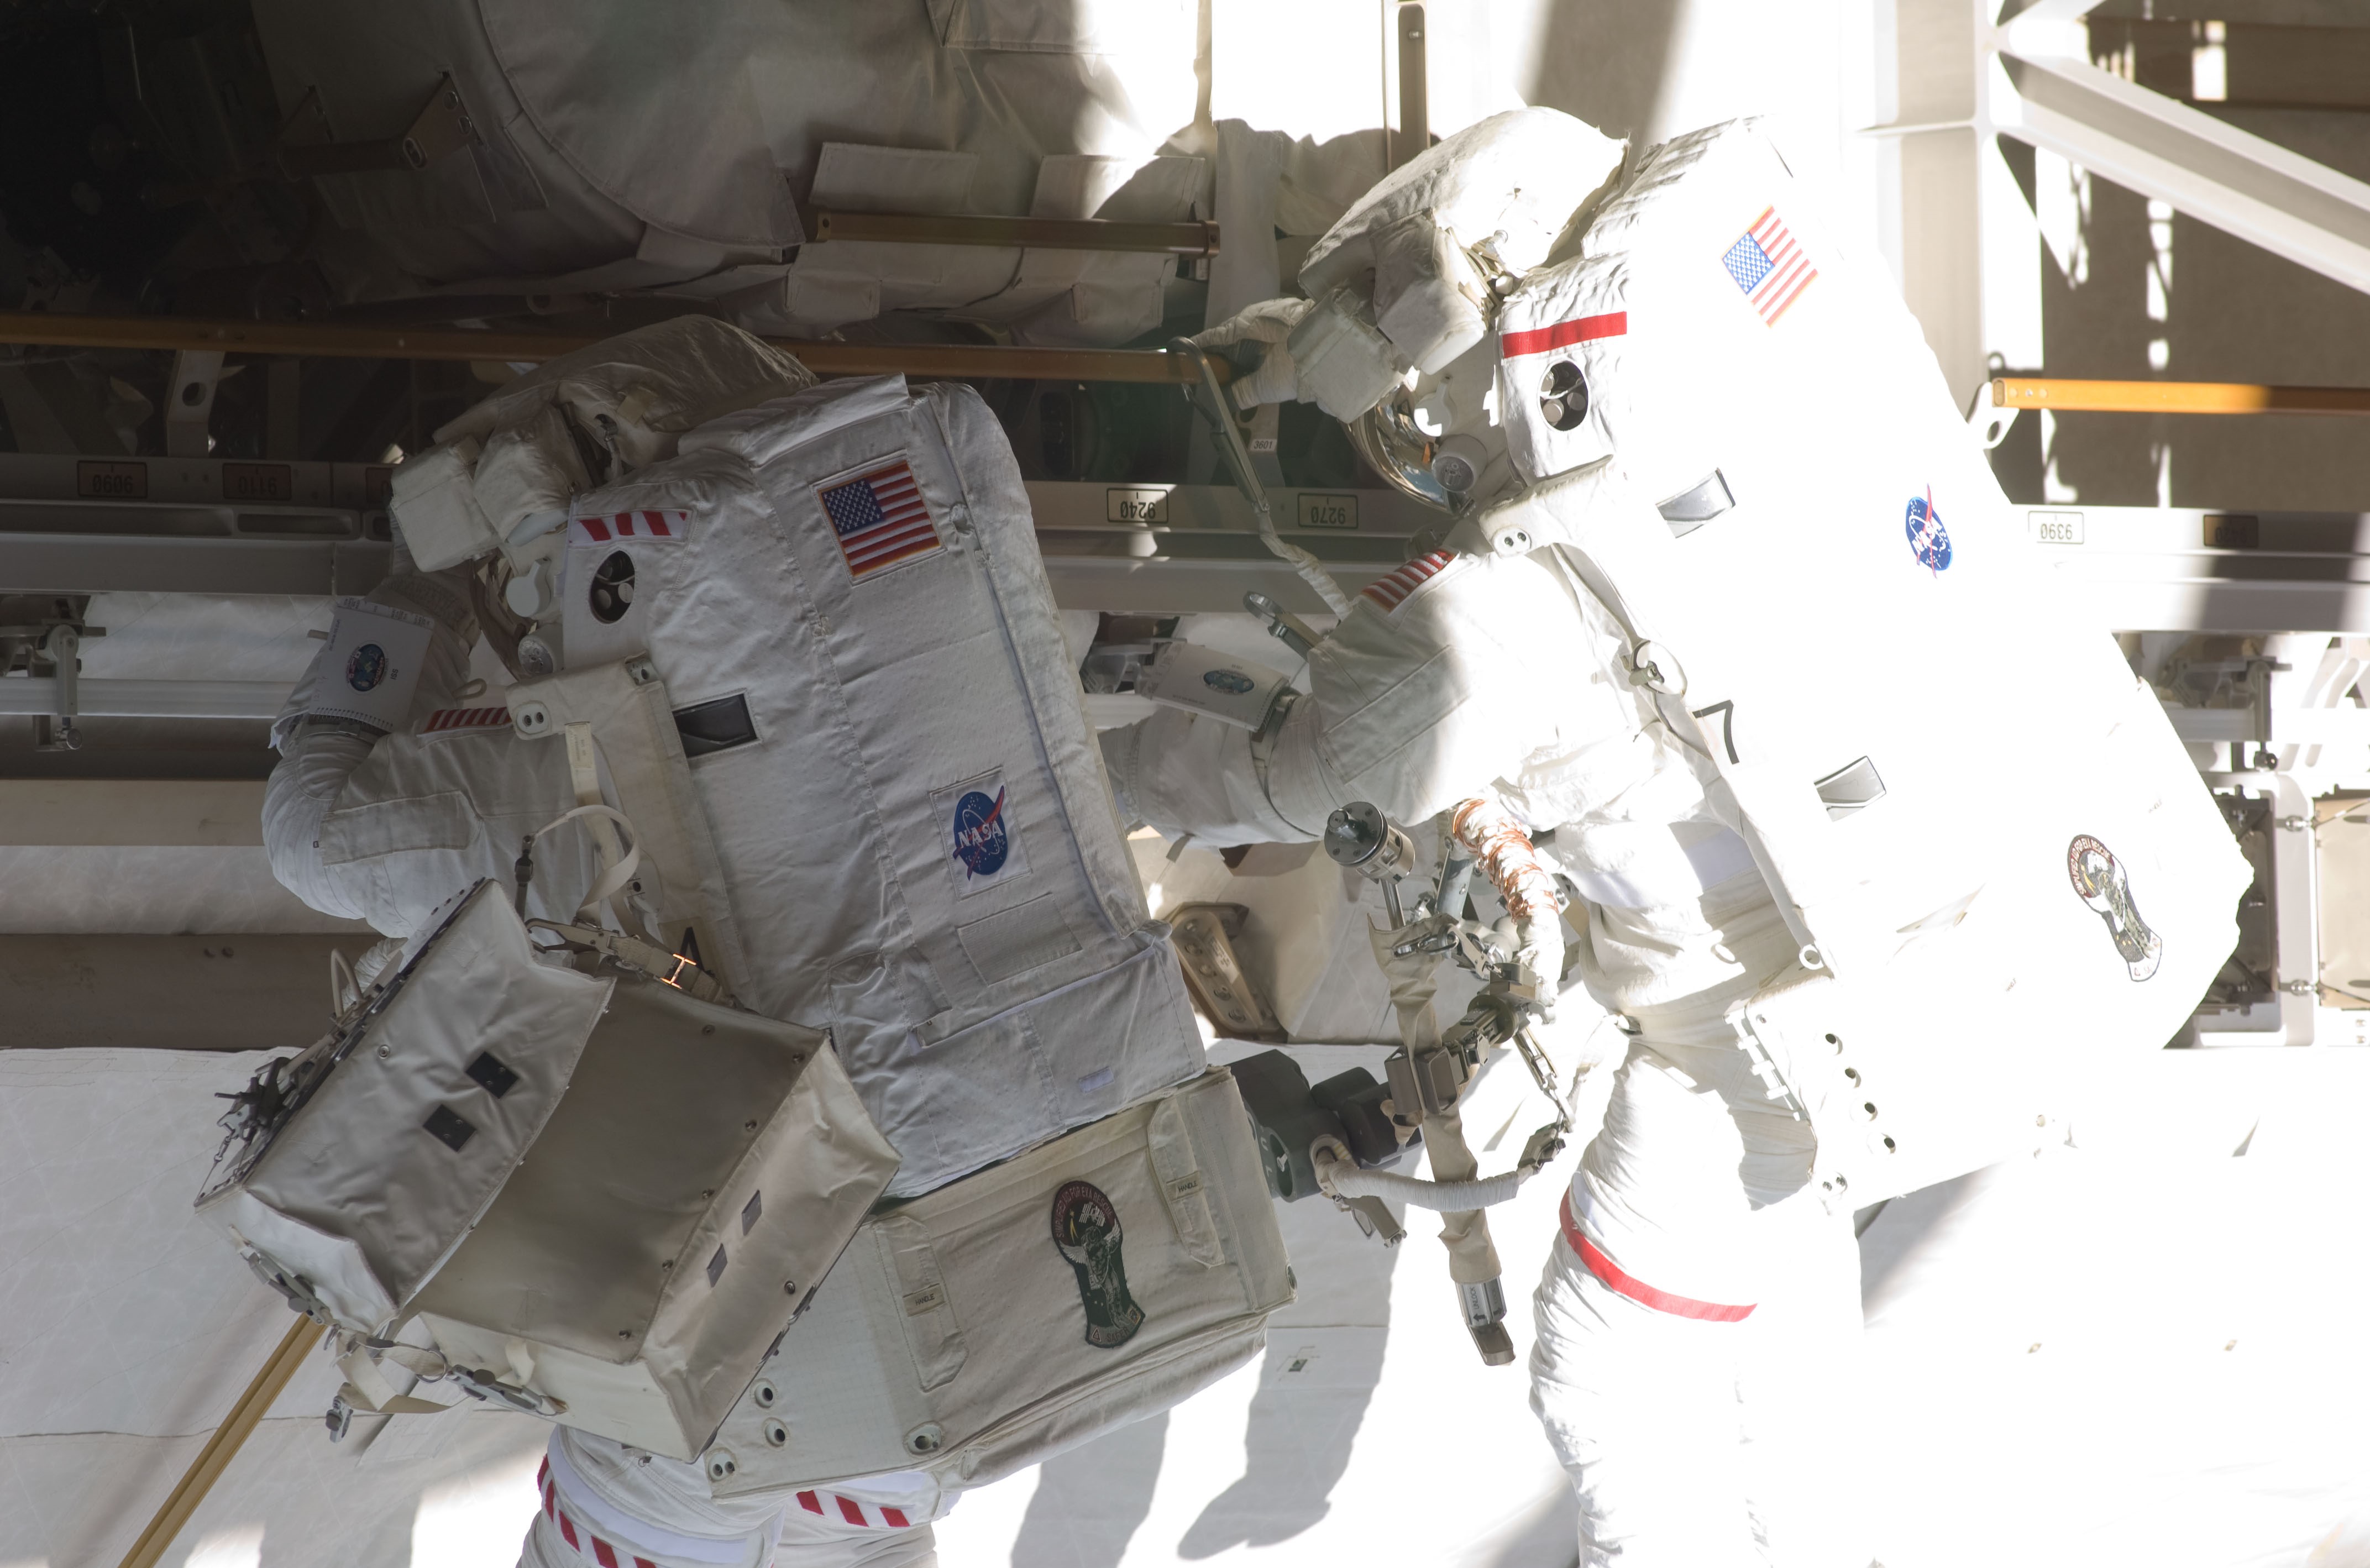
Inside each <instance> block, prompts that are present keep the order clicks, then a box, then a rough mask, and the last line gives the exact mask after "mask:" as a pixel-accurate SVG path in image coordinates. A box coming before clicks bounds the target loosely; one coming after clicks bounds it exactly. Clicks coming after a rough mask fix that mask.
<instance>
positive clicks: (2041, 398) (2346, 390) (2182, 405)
mask: <svg viewBox="0 0 2370 1568" xmlns="http://www.w3.org/2000/svg"><path fill="white" fill-rule="evenodd" d="M1992 407H1994V408H1996V409H2053V410H2054V411H2056V412H2058V413H2065V412H2068V411H2075V410H2087V411H2098V412H2108V413H2121V414H2370V386H2252V385H2249V384H2247V383H2243V382H2231V381H2069V380H2065V379H2063V378H2060V377H2036V376H1998V377H1995V378H1994V379H1993V381H1992Z"/></svg>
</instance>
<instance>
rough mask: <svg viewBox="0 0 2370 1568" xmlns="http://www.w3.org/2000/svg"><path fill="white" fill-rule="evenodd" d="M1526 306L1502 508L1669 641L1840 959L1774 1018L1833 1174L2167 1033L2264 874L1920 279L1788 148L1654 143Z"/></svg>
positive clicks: (1981, 1147)
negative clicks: (1856, 239)
mask: <svg viewBox="0 0 2370 1568" xmlns="http://www.w3.org/2000/svg"><path fill="white" fill-rule="evenodd" d="M1500 329H1501V349H1502V350H1503V352H1504V356H1505V357H1504V359H1503V362H1502V365H1501V377H1502V379H1501V387H1500V392H1501V407H1504V408H1508V409H1515V410H1517V411H1518V414H1517V417H1516V418H1515V419H1514V420H1513V421H1512V423H1511V427H1510V432H1511V433H1512V434H1513V436H1514V437H1515V450H1516V454H1517V459H1518V461H1521V462H1524V463H1526V464H1527V465H1528V466H1529V467H1530V469H1531V472H1532V474H1533V475H1534V477H1535V478H1541V479H1543V480H1545V482H1544V483H1543V484H1541V485H1540V486H1539V487H1538V488H1536V489H1535V490H1532V491H1530V492H1529V496H1528V498H1527V499H1526V500H1524V501H1523V502H1518V503H1516V504H1515V505H1513V506H1512V507H1510V508H1506V509H1502V510H1501V513H1499V514H1497V515H1495V516H1492V517H1490V518H1487V519H1485V520H1484V522H1483V524H1482V527H1483V528H1484V530H1485V531H1490V532H1495V533H1496V534H1498V535H1499V536H1500V537H1501V548H1504V544H1505V542H1506V541H1505V539H1504V536H1505V533H1506V530H1507V528H1508V527H1509V525H1510V524H1519V525H1521V527H1522V528H1523V529H1524V531H1525V532H1527V534H1528V536H1529V538H1530V540H1531V541H1532V542H1534V543H1537V544H1548V545H1554V546H1556V547H1557V548H1558V550H1559V559H1561V560H1562V561H1563V562H1565V563H1566V564H1567V565H1568V566H1569V567H1570V569H1571V571H1572V572H1573V574H1574V576H1575V578H1576V579H1577V580H1578V581H1579V582H1582V583H1584V584H1586V585H1587V586H1588V587H1589V588H1590V589H1591V590H1592V591H1593V592H1595V593H1596V594H1597V596H1598V597H1599V598H1600V599H1602V600H1604V601H1605V603H1606V604H1607V605H1608V606H1609V607H1610V608H1612V609H1613V611H1614V612H1615V614H1616V617H1619V619H1620V620H1621V621H1622V623H1623V624H1624V626H1625V628H1627V630H1628V633H1629V635H1630V636H1631V637H1632V638H1634V639H1636V640H1640V642H1641V643H1643V644H1651V647H1648V648H1645V649H1644V651H1642V652H1640V653H1639V654H1638V655H1637V656H1638V657H1639V662H1640V663H1641V665H1644V664H1651V665H1652V666H1653V673H1654V674H1655V679H1656V682H1657V685H1656V686H1655V687H1654V689H1657V690H1658V691H1660V692H1661V693H1662V695H1661V697H1660V699H1659V700H1660V708H1661V711H1662V717H1663V718H1664V720H1665V721H1668V722H1669V723H1670V725H1671V726H1672V729H1673V731H1674V733H1677V734H1680V735H1683V736H1691V737H1692V741H1693V744H1694V745H1695V746H1696V748H1697V755H1698V757H1699V759H1700V767H1699V771H1701V772H1703V773H1704V774H1705V775H1706V776H1707V780H1706V781H1707V786H1708V793H1709V797H1710V799H1711V801H1712V802H1713V804H1714V807H1715V809H1716V810H1718V811H1719V812H1720V813H1721V815H1722V817H1723V818H1725V819H1727V820H1728V821H1729V823H1730V824H1731V826H1733V827H1735V828H1737V829H1738V830H1739V831H1740V832H1741V833H1743V835H1744V836H1745V837H1746V838H1747V840H1748V842H1749V843H1751V844H1752V845H1753V846H1754V852H1755V858H1756V859H1757V861H1758V862H1759V864H1760V865H1761V868H1762V870H1763V871H1764V872H1765V874H1766V875H1767V876H1768V877H1769V879H1770V882H1771V885H1772V887H1773V889H1775V890H1776V891H1777V894H1778V898H1779V902H1780V905H1781V907H1786V906H1787V905H1790V906H1791V907H1790V909H1789V911H1788V912H1789V919H1790V921H1791V922H1792V923H1793V925H1794V927H1795V929H1796V931H1797V933H1798V935H1799V936H1800V937H1801V939H1802V940H1805V941H1809V942H1812V943H1815V946H1816V949H1817V951H1818V953H1819V954H1820V955H1821V957H1822V958H1823V959H1824V967H1825V968H1826V969H1827V970H1828V971H1830V972H1831V973H1832V975H1833V976H1834V982H1835V983H1830V982H1828V981H1826V980H1824V979H1820V980H1817V981H1813V982H1812V983H1810V984H1808V985H1806V986H1787V987H1785V988H1783V994H1782V995H1779V996H1772V997H1765V998H1764V999H1763V1000H1762V1001H1760V1002H1756V1004H1755V1008H1754V1028H1755V1030H1756V1032H1759V1033H1760V1034H1761V1035H1762V1036H1763V1039H1764V1043H1766V1044H1767V1045H1769V1046H1770V1048H1771V1049H1772V1050H1773V1052H1774V1053H1775V1054H1776V1055H1777V1058H1778V1061H1779V1064H1780V1065H1781V1066H1783V1067H1784V1068H1785V1069H1786V1071H1787V1072H1788V1075H1789V1078H1790V1079H1791V1080H1792V1082H1793V1084H1794V1086H1795V1088H1796V1090H1798V1092H1799V1093H1800V1095H1801V1099H1802V1100H1803V1101H1805V1102H1806V1108H1807V1109H1808V1111H1809V1112H1810V1113H1811V1116H1812V1121H1813V1123H1814V1124H1816V1125H1817V1126H1818V1127H1819V1130H1820V1144H1821V1148H1820V1162H1821V1168H1822V1170H1823V1173H1824V1177H1825V1178H1827V1179H1828V1180H1830V1181H1831V1182H1832V1183H1833V1184H1832V1185H1831V1186H1830V1188H1829V1195H1830V1197H1831V1199H1833V1198H1842V1199H1844V1200H1845V1201H1847V1202H1848V1203H1850V1204H1854V1205H1858V1204H1866V1203H1869V1202H1872V1201H1874V1200H1875V1199H1877V1198H1880V1197H1882V1196H1885V1195H1887V1194H1889V1193H1898V1192H1902V1191H1905V1190H1907V1189H1909V1188H1912V1187H1916V1186H1919V1185H1922V1184H1924V1183H1926V1182H1932V1181H1937V1180H1940V1179H1942V1178H1944V1177H1948V1176H1951V1175H1955V1174H1957V1173H1958V1172H1960V1171H1962V1170H1969V1169H1972V1168H1973V1167H1974V1166H1976V1165H1980V1164H1982V1163H1984V1162H1985V1160H1987V1159H1996V1158H1998V1157H1999V1156H2000V1155H2001V1154H2003V1153H2005V1152H2007V1150H2008V1147H2013V1146H2014V1144H2015V1142H2016V1141H2017V1140H2019V1138H2021V1139H2023V1140H2026V1141H2030V1140H2032V1139H2034V1138H2037V1137H2039V1136H2044V1135H2043V1134H2042V1131H2041V1130H2040V1129H2042V1127H2044V1126H2045V1125H2046V1122H2047V1119H2048V1117H2049V1116H2050V1115H2051V1114H2053V1104H2054V1101H2056V1100H2058V1099H2059V1098H2062V1095H2063V1093H2064V1092H2065V1090H2068V1089H2069V1088H2070V1087H2071V1085H2070V1084H2069V1083H2068V1082H2067V1081H2066V1080H2067V1079H2068V1078H2071V1077H2072V1076H2074V1075H2075V1074H2076V1073H2077V1071H2079V1070H2083V1069H2087V1068H2088V1067H2091V1066H2100V1065H2104V1064H2109V1063H2111V1062H2112V1061H2113V1060H2114V1059H2115V1057H2116V1055H2117V1053H2119V1052H2123V1051H2127V1050H2146V1049H2153V1048H2154V1047H2157V1046H2158V1045H2161V1044H2162V1043H2164V1042H2165V1041H2166V1040H2168V1039H2169V1038H2170V1037H2171V1036H2172V1034H2173V1033H2174V1032H2176V1031H2177V1030H2179V1029H2180V1026H2181V1024H2182V1022H2183V1021H2184V1020H2186V1019H2187V1017H2188V1016H2189V1014H2190V1012H2191V1010H2192V1009H2193V1008H2194V1007H2195V1006H2196V1003H2197V1000H2198V997H2200V996H2201V995H2202V994H2203V991H2204V988H2205V986H2206V985H2207V984H2208V982H2209V981H2210V980H2211V979H2212V978H2213V976H2214V974H2215V971H2216V970H2217V969H2218V968H2219V967H2220V965H2221V963H2222V961H2223V959H2224V958H2225V957H2226V955H2227V954H2228V952H2229V951H2230V948H2231V945H2232V943H2233V942H2234V941H2235V940H2236V936H2237V931H2236V927H2235V924H2234V920H2233V912H2234V910H2235V908H2236V905H2237V901H2238V894H2239V893H2240V891H2241V890H2242V889H2243V888H2244V887H2245V886H2246V884H2247V882H2248V880H2249V871H2248V869H2247V866H2246V864H2245V862H2244V860H2243V859H2241V857H2240V856H2239V854H2238V850H2237V848H2236V847H2235V846H2234V845H2233V843H2232V841H2231V838H2230V835H2229V832H2228V829H2227V828H2226V825H2225V824H2223V822H2222V820H2221V817H2220V814H2219V813H2217V812H2216V811H2215V807H2214V804H2213V801H2212V799H2211V797H2210V796H2209V795H2208V793H2207V791H2206V790H2205V789H2204V787H2203V784H2202V783H2201V782H2200V781H2199V779H2198V777H2197V773H2196V769H2195V767H2194V765H2193V764H2192V762H2191V760H2190V758H2189V756H2188V754H2187V752H2186V750H2185V749H2184V748H2183V747H2182V745H2181V744H2180V742H2179V740H2178V739H2177V738H2176V737H2175V736H2174V734H2173V732H2172V729H2171V726H2170V725H2169V723H2168V722H2167V721H2166V720H2165V718H2164V715H2163V712H2162V710H2161V709H2160V707H2159V705H2158V703H2157V700H2156V698H2155V697H2154V695H2153V694H2152V693H2151V692H2149V691H2148V690H2147V688H2146V686H2143V685H2141V684H2140V682H2139V681H2138V680H2137V679H2136V678H2135V677H2134V675H2133V674H2132V671H2131V669H2130V668H2129V666H2128V665H2127V664H2125V663H2124V662H2123V658H2122V656H2121V654H2120V652H2119V651H2118V650H2117V648H2116V646H2115V643H2114V641H2113V640H2112V639H2111V637H2110V636H2109V635H2108V631H2107V629H2106V628H2104V627H2102V626H2100V625H2099V624H2098V623H2097V622H2096V621H2095V619H2093V618H2092V617H2090V616H2089V615H2088V614H2087V613H2086V611H2085V608H2084V606H2082V605H2079V604H2078V603H2074V602H2071V601H2070V600H2068V599H2066V598H2065V597H2064V596H2063V595H2062V594H2060V593H2059V592H2058V591H2057V590H2056V589H2055V588H2054V586H2053V584H2052V583H2051V582H2049V581H2048V580H2047V578H2046V576H2045V574H2044V573H2043V572H2042V571H2041V570H2040V567H2039V565H2038V563H2037V562H2036V560H2035V559H2034V558H2033V548H2032V546H2031V543H2030V542H2029V541H2028V540H2027V539H2026V537H2025V536H2024V532H2023V528H2022V523H2021V519H2020V517H2019V513H2016V512H2015V511H2013V510H2012V509H2011V508H2010V507H2009V505H2008V502H2007V499H2006V498H2005V497H2004V496H2003V495H2002V494H2001V492H2000V489H1999V486H1998V483H1997V481H1996V479H1995V478H1993V476H1992V473H1991V470H1990V467H1989V466H1988V465H1987V463H1986V462H1985V457H1984V455H1983V453H1982V451H1981V450H1980V449H1979V448H1978V447H1977V445H1976V444H1975V443H1974V441H1973V438H1972V437H1971V436H1970V435H1969V433H1968V432H1967V430H1966V426H1965V423H1964V421H1962V419H1961V418H1960V417H1959V415H1958V413H1957V410H1956V409H1954V408H1953V407H1952V405H1951V403H1950V396H1949V393H1948V391H1947V389H1946V388H1945V386H1944V385H1943V381H1942V377H1941V375H1940V373H1939V369H1938V368H1937V367H1936V366H1935V364H1934V360H1933V356H1932V354H1931V352H1929V351H1928V350H1927V347H1926V345H1925V343H1924V341H1923V340H1922V338H1921V337H1920V336H1919V333H1918V329H1917V324H1916V321H1915V320H1914V319H1913V318H1912V317H1910V315H1909V314H1908V312H1907V311H1906V309H1905V308H1904V307H1903V306H1902V305H1901V303H1900V299H1899V296H1898V294H1896V293H1895V292H1894V291H1893V287H1892V284H1891V281H1890V279H1889V278H1888V277H1886V276H1884V275H1883V274H1882V270H1881V265H1880V264H1878V263H1875V262H1873V261H1863V260H1861V259H1858V258H1856V257H1854V256H1852V255H1850V254H1849V253H1848V251H1847V249H1846V248H1844V247H1843V246H1841V245H1839V244H1836V243H1835V242H1833V241H1831V240H1830V239H1829V237H1828V234H1827V230H1826V227H1825V225H1824V221H1823V215H1822V214H1821V213H1819V212H1817V211H1816V210H1814V209H1813V208H1812V204H1811V202H1810V199H1809V197H1808V196H1807V195H1806V194H1805V193H1804V192H1803V191H1802V190H1801V188H1800V187H1798V186H1797V185H1796V184H1795V182H1794V181H1793V179H1791V178H1790V177H1789V175H1788V173H1787V172H1786V168H1785V166H1784V164H1783V163H1782V162H1781V161H1780V160H1779V158H1778V157H1777V153H1776V151H1775V150H1774V149H1773V148H1772V147H1771V146H1770V145H1769V144H1768V143H1767V142H1766V140H1764V139H1763V138H1762V137H1761V136H1760V135H1759V133H1757V132H1755V131H1754V129H1753V128H1752V127H1751V126H1750V125H1749V124H1737V125H1730V126H1723V127H1716V128H1713V129H1711V130H1708V131H1705V132H1698V133H1694V134H1692V135H1689V136H1685V137H1682V138H1680V139H1679V140H1677V141H1676V142H1674V143H1672V144H1669V145H1667V146H1665V147H1664V148H1662V150H1660V151H1659V152H1658V153H1657V154H1655V155H1654V156H1651V158H1649V159H1648V160H1647V162H1646V164H1645V165H1644V167H1642V168H1641V169H1640V170H1639V173H1638V174H1637V176H1636V177H1635V178H1634V179H1633V180H1632V181H1631V183H1630V185H1629V187H1628V189H1627V190H1625V191H1624V192H1623V193H1622V195H1621V196H1620V197H1619V198H1618V199H1617V200H1616V201H1615V202H1612V203H1611V204H1610V205H1608V206H1607V207H1606V208H1605V211H1604V213H1602V214H1601V215H1600V216H1599V217H1598V218H1597V219H1596V221H1595V223H1594V224H1593V225H1592V226H1591V227H1590V229H1589V231H1588V234H1587V236H1586V239H1585V241H1584V245H1583V255H1582V257H1581V258H1580V259H1576V260H1574V261H1571V262H1569V263H1566V264H1564V265H1562V266H1559V267H1558V268H1555V269H1551V270H1549V271H1546V272H1543V273H1540V274H1536V275H1535V276H1534V277H1533V278H1532V279H1531V280H1530V281H1528V282H1526V283H1525V284H1524V287H1523V288H1522V289H1521V290H1519V291H1518V292H1517V293H1516V294H1515V295H1514V296H1513V298H1512V299H1510V300H1509V301H1508V304H1507V306H1506V310H1505V312H1504V317H1503V319H1502V320H1501V323H1500ZM1558 366H1562V367H1565V368H1564V370H1563V371H1562V372H1560V373H1559V371H1558V368H1557V367H1558ZM1575 369H1576V370H1577V371H1578V372H1579V374H1580V375H1581V376H1582V377H1583V378H1584V380H1585V384H1586V386H1587V397H1586V408H1587V413H1586V415H1585V417H1584V418H1583V419H1582V420H1580V421H1578V422H1577V423H1576V424H1575V425H1574V428H1572V429H1570V430H1559V429H1556V428H1554V424H1553V421H1551V420H1550V419H1549V417H1548V416H1549V413H1550V412H1551V410H1550V409H1548V408H1547V405H1546V404H1544V403H1543V402H1542V399H1541V396H1540V394H1541V392H1542V390H1543V389H1545V388H1547V386H1549V385H1550V384H1551V383H1552V384H1556V385H1564V384H1569V382H1570V373H1571V371H1573V370H1575ZM1559 375H1560V376H1561V378H1562V379H1561V381H1558V379H1557V378H1558V376H1559ZM1813 388H1815V389H1817V390H1816V391H1812V390H1811V389H1813ZM1576 401H1577V399H1576V398H1572V397H1570V396H1567V397H1566V398H1565V399H1564V403H1563V407H1564V409H1566V410H1567V413H1566V415H1565V416H1564V422H1567V423H1570V422H1572V421H1571V420H1570V410H1571V409H1573V406H1574V404H1575V402H1576ZM1551 476H1552V477H1551ZM1690 491H1693V492H1695V493H1694V497H1693V499H1692V500H1691V501H1689V502H1676V501H1674V500H1672V498H1674V497H1679V496H1682V495H1685V494H1687V492H1690ZM1707 497H1708V498H1709V499H1708V500H1707V499H1706V498H1707ZM1721 502H1731V504H1726V505H1724V506H1723V505H1722V504H1720V503H1721ZM2011 736H2013V737H2018V738H2019V741H2020V742H2022V743H2025V744H2019V746H2018V747H2017V748H2015V750H2014V751H2013V752H2008V751H2003V750H2001V748H2000V744H1999V743H2000V742H2001V741H2002V740H2003V739H2005V738H2007V737H2011ZM2031 748H2038V750H2039V752H2040V754H2041V755H2046V757H2047V759H2048V764H2047V767H2044V768H2041V769H2034V768H2032V767H2029V766H2027V765H2028V763H2029V762H2030V759H2031V755H2034V753H2033V750H2032V749H2031ZM2011 755H2013V756H2014V757H2015V759H2016V760H2015V761H2013V762H2010V761H2008V758H2009V757H2010V756H2011ZM1813 967H1814V968H1815V967H1818V965H1816V964H1814V965H1813ZM1846 1194H1847V1196H1846Z"/></svg>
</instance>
